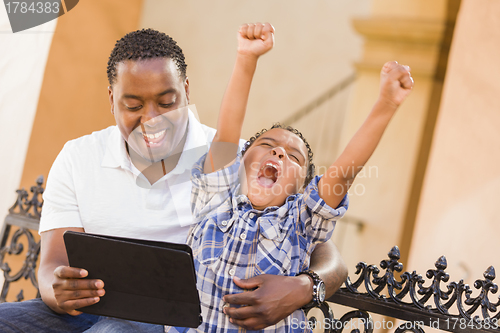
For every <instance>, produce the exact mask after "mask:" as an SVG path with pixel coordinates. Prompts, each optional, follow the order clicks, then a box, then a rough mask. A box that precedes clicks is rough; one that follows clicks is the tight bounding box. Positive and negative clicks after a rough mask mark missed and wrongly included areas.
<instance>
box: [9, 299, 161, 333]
mask: <svg viewBox="0 0 500 333" xmlns="http://www.w3.org/2000/svg"><path fill="white" fill-rule="evenodd" d="M0 332H2V333H32V332H41V333H42V332H53V333H59V332H61V333H67V332H72V333H73V332H87V333H101V332H102V333H104V332H106V333H108V332H110V333H118V332H120V333H122V332H123V333H125V332H144V333H163V326H161V325H152V324H145V323H138V322H131V321H126V320H119V319H113V318H106V317H100V316H95V315H90V314H86V313H83V314H81V315H79V316H71V315H68V314H65V315H61V314H58V313H56V312H54V311H52V310H51V309H50V308H49V307H48V306H47V305H45V303H44V302H43V301H42V300H41V299H40V298H37V299H33V300H29V301H24V302H16V303H15V302H12V303H2V304H0Z"/></svg>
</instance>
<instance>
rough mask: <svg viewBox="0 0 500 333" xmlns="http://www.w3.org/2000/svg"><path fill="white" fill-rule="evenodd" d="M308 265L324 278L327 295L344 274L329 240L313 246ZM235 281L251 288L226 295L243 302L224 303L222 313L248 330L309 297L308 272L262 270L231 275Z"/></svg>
mask: <svg viewBox="0 0 500 333" xmlns="http://www.w3.org/2000/svg"><path fill="white" fill-rule="evenodd" d="M310 268H311V269H312V270H313V271H315V272H316V273H317V274H318V275H319V276H320V277H321V279H323V281H324V283H325V286H326V293H327V295H326V296H327V297H330V296H331V295H333V294H334V293H335V292H336V291H337V290H338V288H340V286H341V285H342V283H343V282H344V281H345V279H346V278H347V267H346V265H345V263H344V261H343V260H342V258H341V256H340V253H339V252H338V250H337V247H336V246H335V244H334V243H333V241H331V240H330V241H328V242H326V243H324V244H319V245H317V246H316V248H315V249H314V251H313V253H312V256H311V266H310ZM234 282H235V283H236V285H238V286H239V287H240V288H243V289H247V290H250V291H245V292H243V293H241V294H232V295H225V296H224V301H225V302H227V303H230V304H232V305H246V306H244V307H239V308H236V307H226V308H225V309H224V313H225V314H227V315H228V316H229V317H231V319H230V321H231V322H232V323H234V324H236V325H239V326H241V327H243V328H245V329H249V330H259V329H263V328H265V327H268V326H270V325H273V324H275V323H277V322H278V321H280V320H282V319H284V318H286V317H287V316H289V315H290V314H291V313H292V312H293V311H295V310H297V309H300V308H301V307H303V306H304V305H306V304H308V303H309V302H311V300H312V289H313V282H312V279H311V278H310V277H309V276H307V275H299V276H281V275H268V274H264V275H258V276H255V277H252V278H250V279H247V280H240V279H234ZM252 289H254V290H252Z"/></svg>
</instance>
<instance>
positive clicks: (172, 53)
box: [107, 29, 187, 86]
mask: <svg viewBox="0 0 500 333" xmlns="http://www.w3.org/2000/svg"><path fill="white" fill-rule="evenodd" d="M153 58H170V59H172V60H173V61H174V63H175V64H176V66H177V70H178V71H179V74H180V75H181V77H182V78H183V79H184V78H186V67H187V65H186V63H185V62H184V54H183V53H182V49H181V48H180V47H179V46H178V45H177V42H176V41H175V40H173V39H172V37H170V36H168V35H166V34H164V33H163V32H159V31H156V30H153V29H142V30H137V31H133V32H130V33H128V34H126V35H125V36H123V37H122V38H121V39H120V40H118V41H117V42H116V44H115V47H114V49H113V51H111V55H110V56H109V60H108V71H107V72H108V82H109V85H110V86H112V85H113V84H114V83H115V82H116V66H117V65H118V64H119V63H120V62H122V61H125V60H144V59H153Z"/></svg>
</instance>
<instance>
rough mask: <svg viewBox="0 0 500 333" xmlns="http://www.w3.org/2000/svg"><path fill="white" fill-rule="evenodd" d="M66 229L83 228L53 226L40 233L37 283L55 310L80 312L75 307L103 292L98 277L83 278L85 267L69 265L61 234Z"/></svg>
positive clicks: (92, 299) (92, 301)
mask: <svg viewBox="0 0 500 333" xmlns="http://www.w3.org/2000/svg"><path fill="white" fill-rule="evenodd" d="M66 230H73V231H77V232H84V230H83V229H82V228H63V229H53V230H49V231H45V232H42V233H41V254H40V268H39V269H38V283H39V288H40V295H41V296H42V300H43V301H44V303H45V304H47V306H48V307H50V308H51V309H52V310H54V311H55V312H57V313H68V314H70V315H79V314H80V313H81V312H79V311H76V310H75V309H78V308H81V307H84V306H88V305H92V304H94V303H97V302H99V296H103V295H104V289H103V288H104V283H103V282H102V281H101V280H82V278H84V277H86V276H87V275H88V272H87V271H86V270H84V269H80V268H74V267H69V266H68V265H69V263H68V257H67V255H66V247H65V246H64V240H63V234H64V232H65V231H66Z"/></svg>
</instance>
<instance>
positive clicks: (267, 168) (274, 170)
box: [257, 161, 279, 187]
mask: <svg viewBox="0 0 500 333" xmlns="http://www.w3.org/2000/svg"><path fill="white" fill-rule="evenodd" d="M278 176H279V166H278V164H276V163H273V162H271V161H268V162H266V163H264V165H263V166H262V168H260V170H259V173H258V174H257V182H258V183H259V185H261V186H262V187H272V186H273V185H274V183H276V181H277V180H278Z"/></svg>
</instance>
